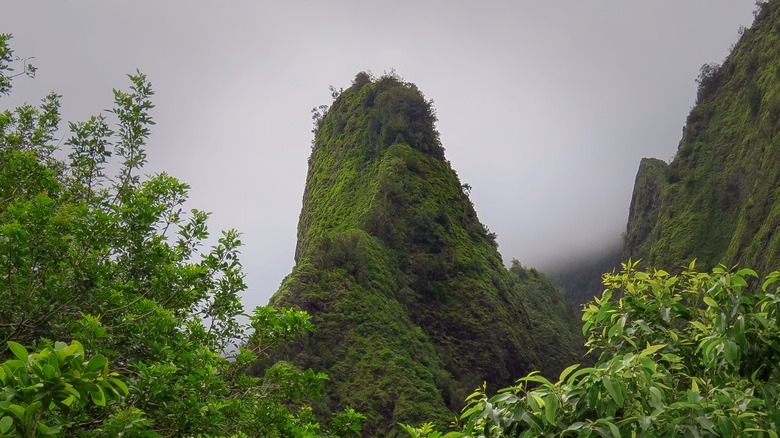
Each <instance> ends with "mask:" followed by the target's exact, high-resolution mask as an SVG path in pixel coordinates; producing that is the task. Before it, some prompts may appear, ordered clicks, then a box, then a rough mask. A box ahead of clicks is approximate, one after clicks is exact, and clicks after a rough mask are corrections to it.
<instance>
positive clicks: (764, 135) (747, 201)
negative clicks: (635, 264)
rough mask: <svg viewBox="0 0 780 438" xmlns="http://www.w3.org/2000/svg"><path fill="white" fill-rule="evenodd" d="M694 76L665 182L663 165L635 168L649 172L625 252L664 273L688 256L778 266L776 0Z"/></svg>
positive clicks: (779, 21) (705, 262)
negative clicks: (719, 59) (717, 61)
mask: <svg viewBox="0 0 780 438" xmlns="http://www.w3.org/2000/svg"><path fill="white" fill-rule="evenodd" d="M699 82H700V86H699V93H698V98H697V104H696V106H695V107H694V108H693V109H692V110H691V113H690V115H689V116H688V120H687V123H686V126H685V131H684V134H683V138H682V140H681V142H680V145H679V148H678V151H677V154H676V156H675V158H674V160H673V161H672V162H671V163H670V165H669V166H668V169H666V170H665V171H664V172H663V173H665V176H666V178H665V181H664V182H663V183H661V181H662V179H663V178H662V177H661V176H660V173H661V172H660V169H661V168H662V166H661V165H660V164H659V165H658V166H657V167H658V168H657V169H653V168H652V166H651V168H648V167H647V166H645V169H644V171H643V169H640V172H639V174H640V175H639V176H641V175H643V174H644V175H647V177H646V178H642V181H640V178H639V176H638V178H637V186H636V187H635V190H634V202H632V207H631V208H632V217H631V219H630V220H629V223H628V230H627V236H626V242H627V246H626V255H627V256H631V257H634V258H644V259H645V261H646V264H647V265H654V266H659V267H664V268H665V269H673V268H674V267H677V266H680V265H681V264H683V263H686V262H688V261H689V260H690V259H692V258H694V257H696V258H698V261H699V266H700V267H701V268H711V267H713V266H714V265H717V264H719V263H725V264H727V265H733V264H737V263H738V264H740V265H742V266H750V267H753V268H755V269H756V270H758V271H759V272H769V271H770V270H773V269H777V267H778V264H780V233H778V232H777V230H778V229H779V227H780V1H778V0H772V1H770V2H767V3H764V4H762V5H761V6H760V9H759V12H758V14H757V18H756V21H755V22H754V24H753V26H752V28H750V29H748V30H747V31H745V32H744V34H743V35H742V37H741V38H740V40H739V42H738V43H737V44H736V45H735V47H734V50H733V51H732V53H731V54H730V55H729V57H728V58H727V59H726V61H725V62H724V63H723V65H722V66H720V67H718V66H709V67H707V68H703V69H702V76H701V77H700V78H699ZM651 174H653V175H654V176H651ZM659 187H660V189H659ZM659 192H660V196H659V197H658V204H657V208H656V209H654V208H652V207H653V205H655V201H654V199H655V197H656V196H657V194H658V193H659ZM643 211H647V212H649V214H644V213H642V212H643Z"/></svg>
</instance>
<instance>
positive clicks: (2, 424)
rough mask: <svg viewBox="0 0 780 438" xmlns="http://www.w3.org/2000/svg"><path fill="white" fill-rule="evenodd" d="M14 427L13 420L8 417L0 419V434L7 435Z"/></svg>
mask: <svg viewBox="0 0 780 438" xmlns="http://www.w3.org/2000/svg"><path fill="white" fill-rule="evenodd" d="M13 427H14V419H13V418H11V417H9V416H7V415H6V416H4V417H3V418H0V433H2V434H3V435H5V434H7V433H8V432H9V431H10V430H11V428H13Z"/></svg>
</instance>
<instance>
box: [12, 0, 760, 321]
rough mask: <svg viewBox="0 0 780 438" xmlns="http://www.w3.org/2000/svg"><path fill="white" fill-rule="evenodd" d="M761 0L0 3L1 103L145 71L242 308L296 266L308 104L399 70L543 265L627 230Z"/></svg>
mask: <svg viewBox="0 0 780 438" xmlns="http://www.w3.org/2000/svg"><path fill="white" fill-rule="evenodd" d="M753 4H754V0H652V1H648V0H645V1H639V0H609V1H607V0H593V1H585V0H555V1H542V0H539V1H524V0H516V1H493V2H490V1H481V2H477V1H444V0H441V1H395V2H394V1H384V2H378V1H357V0H353V1H306V2H304V1H300V2H299V1H278V2H268V1H253V2H249V1H219V2H217V1H214V2H201V1H125V2H119V1H102V0H91V1H86V0H74V1H67V2H65V1H31V0H10V1H9V0H6V1H4V2H3V6H2V8H1V9H0V11H1V14H0V32H6V33H13V34H14V40H13V41H12V44H13V47H14V49H15V50H16V54H17V55H20V56H35V57H36V58H35V64H36V65H37V67H38V68H39V70H38V75H37V77H36V79H35V80H17V81H16V82H15V90H14V97H13V98H12V99H8V98H3V100H2V101H1V102H0V104H1V105H2V106H3V107H5V106H7V105H12V104H16V103H18V101H19V100H26V101H29V102H36V101H38V99H39V98H41V97H43V95H44V94H45V93H46V92H48V91H50V90H55V91H57V92H58V93H60V94H63V95H64V97H63V99H62V103H63V107H64V108H63V116H64V118H65V119H66V120H84V119H86V118H87V117H88V116H89V115H92V114H95V113H97V112H98V111H100V110H102V109H105V108H109V107H110V106H111V102H112V94H111V89H112V88H125V87H126V86H127V84H128V81H127V79H126V76H125V75H126V74H127V73H132V72H134V71H135V70H136V68H137V69H140V70H141V71H142V72H144V73H146V74H147V76H148V77H149V79H150V80H151V81H152V84H153V86H154V88H155V90H156V93H157V94H156V96H155V98H154V101H155V103H156V105H157V108H155V110H154V113H153V116H154V117H155V120H156V122H157V125H156V126H155V127H154V129H153V134H152V138H151V142H150V145H149V161H150V164H149V167H148V170H149V171H150V172H157V171H162V170H165V171H168V172H169V173H171V174H173V175H174V176H176V177H178V178H180V179H182V180H184V181H186V182H188V183H189V184H190V185H191V186H192V190H191V192H190V194H191V201H190V204H189V206H190V207H191V208H199V209H203V210H209V211H212V212H213V215H212V220H211V222H210V224H211V228H212V231H214V232H216V231H217V230H219V229H226V228H237V229H239V230H240V231H242V232H243V233H244V239H243V241H244V243H245V247H244V249H243V254H244V257H243V262H244V265H245V268H246V271H247V274H248V279H247V280H248V283H249V286H250V289H249V291H248V293H247V296H246V298H245V303H246V304H248V305H251V306H254V305H257V304H265V303H266V302H267V300H268V298H269V297H270V296H271V294H272V293H273V292H274V291H275V290H276V288H277V286H278V285H279V283H280V281H281V280H282V278H283V277H284V276H285V275H286V274H287V273H289V271H290V269H291V268H292V265H293V253H294V249H295V234H296V231H295V230H296V225H297V220H298V214H299V212H300V207H301V197H302V194H303V187H304V182H305V178H306V159H307V157H308V155H309V152H310V142H311V132H310V130H311V118H310V110H311V108H312V107H314V106H318V105H320V104H328V103H330V100H331V99H330V93H329V91H328V86H329V85H334V86H336V87H337V88H338V87H347V86H349V84H350V82H351V79H352V78H353V77H354V75H355V73H357V72H358V71H360V70H370V71H372V72H373V73H374V74H377V75H379V74H382V73H383V72H385V71H389V70H390V69H391V68H394V69H395V70H396V71H397V72H398V74H399V75H401V76H402V77H403V78H405V79H406V80H408V81H410V82H414V83H416V84H417V85H418V86H419V88H420V89H421V90H422V91H423V92H424V93H425V95H426V97H428V98H431V99H434V100H435V102H436V108H437V110H438V116H439V120H440V121H439V124H438V129H439V132H440V133H441V139H442V142H443V144H444V147H445V148H446V156H447V158H448V159H449V160H450V161H451V162H452V165H453V167H454V168H455V169H456V171H457V172H458V174H459V176H460V178H461V180H462V182H466V183H469V184H470V185H471V186H472V187H473V190H472V195H471V196H472V199H473V201H474V203H475V205H476V208H477V212H478V214H479V216H480V219H481V220H482V222H484V223H485V224H487V225H488V226H489V227H490V229H491V230H492V231H495V232H497V233H498V236H499V238H498V241H499V244H500V247H499V249H500V251H501V253H502V255H503V257H504V259H505V261H508V260H511V259H512V258H517V259H519V260H520V261H521V263H523V265H525V266H537V267H540V268H542V269H544V268H545V267H547V266H550V265H551V264H552V263H554V261H555V259H556V258H568V257H570V256H571V255H572V254H578V253H587V252H588V251H591V250H595V249H598V248H599V247H601V246H603V244H604V242H614V241H617V240H618V239H619V238H620V233H622V232H623V231H624V229H625V222H626V218H627V216H628V204H629V202H630V199H631V189H632V185H633V179H634V176H635V173H636V169H637V166H638V164H639V160H640V158H642V157H645V156H654V157H658V158H662V159H666V160H668V159H670V158H671V157H672V156H673V155H674V152H675V151H676V149H677V143H678V141H679V139H680V135H681V128H682V126H683V123H684V121H685V117H686V115H687V114H688V111H689V110H690V107H691V105H692V104H693V101H694V97H695V93H696V84H695V83H694V79H695V78H696V76H697V74H698V70H699V67H700V66H701V65H702V64H704V63H707V62H720V61H722V60H723V58H724V57H725V56H726V54H727V53H728V50H729V47H730V46H731V45H732V44H733V43H734V42H735V41H736V39H737V31H738V28H739V26H740V25H744V26H749V25H750V23H751V22H752V19H753V17H752V10H753V9H754V7H753Z"/></svg>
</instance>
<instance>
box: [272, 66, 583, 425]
mask: <svg viewBox="0 0 780 438" xmlns="http://www.w3.org/2000/svg"><path fill="white" fill-rule="evenodd" d="M435 120H436V118H435V114H434V111H433V106H432V104H431V102H430V101H427V100H426V99H425V98H424V97H423V96H422V94H421V93H420V92H419V90H418V89H417V88H416V87H415V86H414V85H413V84H410V83H407V82H404V81H402V80H401V79H399V78H398V77H396V76H393V75H386V76H383V77H381V78H378V79H376V80H374V79H372V78H371V77H370V76H369V75H368V74H366V73H359V74H358V75H357V76H356V77H355V80H354V82H353V84H352V86H351V87H349V88H348V89H346V90H343V91H342V92H341V93H340V94H339V95H338V96H337V97H336V99H335V100H334V102H333V104H332V105H331V107H330V108H329V109H327V111H324V108H321V109H320V110H317V111H316V112H315V131H316V136H315V140H314V143H313V148H312V154H311V157H310V159H309V172H308V177H307V182H306V190H305V193H304V197H303V209H302V211H301V216H300V222H299V228H298V247H297V250H296V262H297V264H296V266H295V268H294V269H293V271H292V273H291V274H290V275H289V276H288V277H287V278H286V279H285V281H284V282H283V283H282V285H281V287H280V289H279V291H278V292H277V293H276V295H275V296H274V297H273V298H272V304H274V305H281V306H294V307H296V308H300V309H303V310H306V311H308V312H309V313H311V314H312V317H313V318H312V321H313V322H314V324H315V325H316V326H317V332H315V333H312V334H311V335H309V337H308V338H307V339H305V340H304V341H303V342H300V343H296V344H295V345H291V346H290V347H289V349H288V354H287V355H286V357H285V358H286V359H289V360H292V361H294V362H296V363H298V364H300V365H302V366H303V367H312V368H315V369H319V370H323V371H325V372H327V373H328V374H329V375H330V377H331V384H330V385H329V387H328V390H327V393H328V400H327V403H326V404H324V405H322V406H320V409H322V413H323V414H324V415H327V412H328V411H329V410H332V409H335V408H337V407H341V406H351V407H353V408H355V409H356V410H358V411H360V412H362V413H364V414H365V415H366V416H367V421H366V431H367V433H368V434H370V435H377V436H393V435H397V434H399V433H400V429H399V428H398V427H397V426H396V422H408V423H414V422H420V421H423V420H429V419H430V420H435V421H437V422H439V424H447V423H449V422H450V421H451V419H452V418H453V416H454V414H453V411H457V410H458V409H460V407H461V406H462V403H463V399H464V397H465V396H466V395H468V393H470V392H471V391H472V390H473V389H474V388H475V387H477V386H478V385H481V384H482V382H483V381H487V382H488V385H489V386H490V387H492V388H498V387H500V386H504V385H507V384H509V383H511V382H512V381H513V379H514V378H515V377H516V376H518V375H521V374H523V373H526V372H528V371H530V370H533V369H544V370H546V371H548V372H551V373H555V372H557V371H560V370H561V369H563V368H564V367H565V366H567V365H568V364H569V363H571V361H572V360H574V359H575V358H576V357H578V356H579V354H580V345H581V341H580V340H579V334H578V333H577V330H576V327H575V325H574V324H573V322H572V321H573V320H574V315H573V312H572V311H571V310H570V309H569V308H568V307H567V305H566V304H565V303H564V302H563V300H562V294H561V292H560V291H559V290H557V289H556V288H555V287H553V286H552V284H551V283H550V282H549V281H548V280H547V279H546V278H544V277H543V276H542V275H541V274H539V273H537V272H535V271H533V272H532V271H527V270H525V269H523V268H521V267H520V266H519V265H516V266H515V267H513V269H512V270H511V272H510V271H509V270H507V269H506V268H505V267H504V265H503V262H502V260H501V257H500V255H499V253H498V251H497V248H496V242H495V235H493V234H492V233H491V232H490V231H489V230H488V229H487V228H486V227H485V226H484V225H482V224H481V223H480V222H479V220H478V219H477V215H476V213H475V211H474V208H473V205H472V204H471V201H470V200H469V198H468V195H467V193H466V190H464V187H462V185H461V183H460V182H459V181H458V178H457V175H456V174H455V172H454V171H453V170H452V168H451V167H450V165H449V163H448V162H447V161H446V160H445V159H444V150H443V148H442V146H441V144H440V142H439V137H438V133H437V132H436V131H435V129H434V125H433V124H434V122H435Z"/></svg>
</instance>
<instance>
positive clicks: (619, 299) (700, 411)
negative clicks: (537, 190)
mask: <svg viewBox="0 0 780 438" xmlns="http://www.w3.org/2000/svg"><path fill="white" fill-rule="evenodd" d="M635 268H636V263H634V262H631V261H629V262H628V263H626V264H623V271H622V272H620V273H618V274H607V275H605V280H604V283H605V285H606V286H607V287H608V289H607V290H605V291H604V294H603V295H602V297H601V298H597V299H595V301H593V302H591V303H590V304H588V305H587V306H585V308H584V311H583V316H582V320H583V322H584V324H583V333H586V334H587V335H588V341H587V346H588V347H590V349H591V351H592V352H596V353H599V354H600V356H599V359H598V360H597V362H596V364H595V366H593V367H586V368H581V367H580V366H579V365H572V366H570V367H568V368H567V369H566V370H564V371H563V372H562V373H561V375H560V377H559V379H558V380H557V381H556V382H552V381H550V380H548V379H546V378H544V377H542V376H541V375H539V374H538V373H531V374H529V375H528V376H526V377H523V378H521V379H519V380H518V382H517V385H515V386H513V387H509V388H505V389H503V390H501V391H499V392H498V394H497V395H495V396H492V397H489V396H488V395H487V394H486V391H485V388H484V387H483V388H480V389H479V390H477V391H476V392H475V393H474V394H472V395H471V396H469V397H468V399H467V400H468V404H467V406H466V407H465V408H464V412H463V414H462V415H461V417H460V421H461V423H460V425H459V426H458V428H459V431H458V432H450V433H448V434H446V435H443V436H444V437H449V438H454V437H472V436H483V437H499V436H500V437H536V436H578V437H587V436H606V437H620V436H638V437H655V436H686V437H687V436H724V437H733V436H746V435H748V434H749V435H750V436H768V437H773V438H774V437H777V436H778V435H777V433H776V432H775V430H777V428H778V427H779V426H780V398H778V394H780V384H778V378H779V377H780V326H778V321H780V294H778V292H780V287H778V286H779V285H780V272H777V271H775V272H773V273H771V274H769V275H768V276H767V277H766V280H765V281H764V283H763V285H762V287H761V288H760V290H757V289H759V288H758V287H757V286H756V285H753V286H750V285H749V280H750V279H751V278H754V277H757V275H756V273H755V272H753V271H752V270H750V269H740V270H738V271H736V272H733V271H729V270H727V269H725V268H723V267H718V268H715V269H714V270H713V271H712V273H709V274H708V273H702V272H697V271H695V270H694V263H693V262H692V263H691V264H690V265H689V266H688V269H687V270H685V271H684V272H682V273H681V274H680V275H677V276H672V275H669V274H668V273H667V272H665V271H662V270H654V271H652V272H639V271H636V269H635ZM406 430H407V431H408V432H409V433H410V435H411V436H417V437H436V436H440V433H439V432H436V431H433V430H432V428H431V427H430V426H423V427H421V428H417V429H415V428H412V427H408V426H407V427H406Z"/></svg>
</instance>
